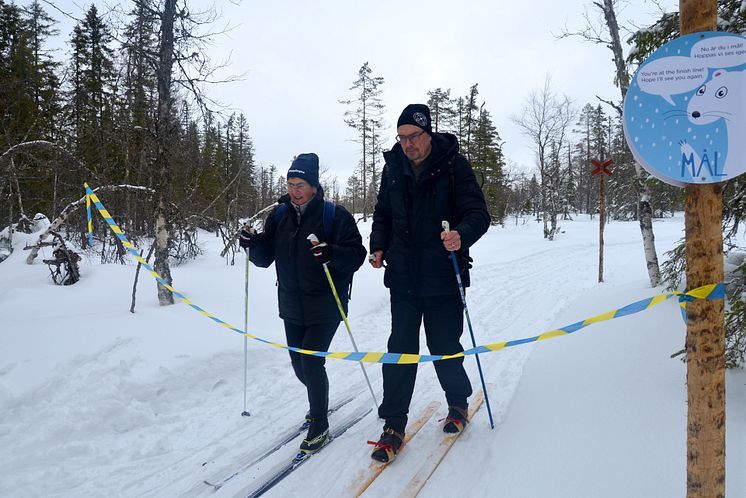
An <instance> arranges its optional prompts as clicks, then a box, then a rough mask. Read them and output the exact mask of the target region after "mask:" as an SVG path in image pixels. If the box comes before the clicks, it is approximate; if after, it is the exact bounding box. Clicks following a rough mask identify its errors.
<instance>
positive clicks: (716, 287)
mask: <svg viewBox="0 0 746 498" xmlns="http://www.w3.org/2000/svg"><path fill="white" fill-rule="evenodd" d="M85 190H86V196H87V199H86V205H87V206H88V232H89V236H90V234H91V233H92V223H91V210H90V202H92V203H93V205H94V206H96V209H97V210H98V212H99V213H100V214H101V216H102V217H103V218H104V221H106V223H107V224H108V225H109V228H111V231H112V232H114V234H115V235H116V236H117V238H119V240H120V241H121V242H122V245H124V247H125V248H126V249H127V250H128V251H129V252H130V254H131V255H132V256H133V257H134V258H135V259H136V260H137V261H138V262H140V264H142V265H143V266H144V267H145V269H146V270H147V271H148V272H149V273H150V274H151V275H153V277H154V278H155V279H156V280H157V281H158V282H159V283H161V284H162V285H163V286H164V287H166V288H167V289H168V290H170V291H171V292H172V293H173V294H174V296H176V297H177V298H179V299H180V300H181V301H182V302H184V303H185V304H187V305H189V306H190V307H191V308H192V309H194V310H195V311H197V312H198V313H200V314H201V315H204V316H206V317H207V318H209V319H210V320H212V321H213V322H215V323H217V324H218V325H220V326H222V327H224V328H226V329H228V330H232V331H233V332H237V333H239V334H241V335H244V336H246V337H248V338H250V339H253V340H255V341H259V342H261V343H264V344H268V345H270V346H274V347H276V348H282V349H287V350H290V351H295V352H297V353H301V354H307V355H311V356H320V357H324V358H334V359H338V360H347V361H355V362H364V363H395V364H412V363H428V362H432V361H440V360H448V359H452V358H461V357H464V356H470V355H475V354H482V353H490V352H493V351H500V350H502V349H505V348H511V347H515V346H520V345H522V344H528V343H531V342H537V341H545V340H547V339H554V338H555V337H562V336H566V335H569V334H572V333H574V332H577V331H579V330H582V329H584V328H585V327H588V326H589V325H592V324H594V323H599V322H605V321H607V320H613V319H614V318H621V317H623V316H628V315H634V314H635V313H640V312H641V311H645V310H648V309H650V308H652V307H653V306H656V305H658V304H660V303H662V302H663V301H666V300H667V299H669V298H672V297H676V298H677V299H678V300H679V302H680V305H681V309H682V313H683V314H684V320H685V321H686V311H685V310H686V303H687V302H690V301H693V300H694V299H707V300H717V299H723V298H724V297H725V287H724V286H723V284H722V283H718V284H710V285H704V286H702V287H698V288H696V289H693V290H690V291H688V292H678V291H676V292H669V293H666V294H660V295H658V296H653V297H649V298H646V299H642V300H640V301H636V302H634V303H632V304H628V305H627V306H624V307H622V308H619V309H616V310H613V311H607V312H606V313H602V314H600V315H596V316H594V317H591V318H586V319H585V320H582V321H579V322H576V323H573V324H570V325H567V326H565V327H560V328H558V329H554V330H550V331H548V332H544V333H543V334H539V335H536V336H534V337H526V338H524V339H514V340H512V341H505V342H496V343H493V344H484V345H481V346H476V347H473V348H471V349H467V350H466V351H463V352H459V353H455V354H451V355H428V354H408V353H379V352H371V351H360V352H347V351H340V352H331V351H313V350H310V349H301V348H296V347H292V346H287V345H285V344H280V343H277V342H273V341H269V340H267V339H262V338H261V337H258V336H255V335H253V334H250V333H249V332H247V331H245V330H241V329H239V328H238V327H234V326H233V325H231V324H229V323H227V322H225V321H223V320H221V319H220V318H218V317H217V316H215V315H213V314H212V313H210V312H209V311H207V310H205V309H202V308H200V307H199V306H197V305H196V304H195V303H193V302H191V301H190V300H189V299H187V297H186V296H184V295H183V294H181V293H180V292H179V291H177V290H176V289H174V288H173V287H172V286H171V284H170V283H169V282H166V281H165V280H164V279H163V278H162V277H161V276H160V275H159V274H158V273H157V272H156V271H155V270H154V269H153V267H152V266H150V265H149V264H148V262H147V261H145V260H144V259H143V258H142V256H140V255H139V254H138V253H137V251H136V250H135V247H134V246H133V245H132V244H131V243H130V241H129V240H128V239H127V237H126V236H125V235H124V233H123V232H122V230H121V229H120V228H119V226H118V225H117V224H116V222H115V221H114V219H113V218H112V217H111V215H110V214H109V212H108V211H107V210H106V208H105V207H104V205H103V204H102V203H101V201H100V200H99V198H98V196H97V195H96V194H95V193H94V192H93V190H91V188H90V187H89V186H88V184H87V183H86V184H85ZM91 243H92V241H91Z"/></svg>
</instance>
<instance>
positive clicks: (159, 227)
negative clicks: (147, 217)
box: [153, 0, 176, 306]
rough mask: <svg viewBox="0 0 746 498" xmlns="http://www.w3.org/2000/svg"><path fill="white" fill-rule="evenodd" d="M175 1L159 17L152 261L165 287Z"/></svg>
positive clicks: (169, 300)
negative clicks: (159, 36)
mask: <svg viewBox="0 0 746 498" xmlns="http://www.w3.org/2000/svg"><path fill="white" fill-rule="evenodd" d="M175 16H176V0H165V2H164V5H163V14H162V17H161V44H160V50H159V61H158V73H157V79H158V124H157V130H158V159H157V161H158V164H157V165H156V167H157V170H158V180H157V183H156V185H157V187H156V190H157V191H158V202H157V204H156V208H155V260H154V262H153V269H154V270H155V271H156V273H158V274H159V275H160V276H161V278H163V280H164V281H165V282H167V283H168V285H171V284H172V282H173V280H172V279H171V269H170V267H169V264H168V243H169V231H168V229H169V226H168V214H167V213H168V211H167V205H168V200H169V197H170V195H169V192H170V181H169V180H170V164H169V161H170V160H171V158H170V155H169V153H168V148H169V145H170V141H171V136H172V133H171V129H172V119H171V76H172V71H173V63H174V60H173V59H174V58H173V49H174V18H175ZM156 285H157V286H158V303H159V304H160V305H161V306H166V305H169V304H173V303H174V296H173V294H172V293H171V291H170V290H169V289H168V288H166V287H165V286H164V285H163V284H162V283H161V282H157V284H156Z"/></svg>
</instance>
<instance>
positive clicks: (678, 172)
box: [624, 32, 746, 186]
mask: <svg viewBox="0 0 746 498" xmlns="http://www.w3.org/2000/svg"><path fill="white" fill-rule="evenodd" d="M624 134H625V137H626V138H627V143H628V144H629V146H630V149H631V150H632V154H633V155H634V156H635V159H637V160H638V161H639V162H640V164H641V165H642V166H643V167H644V168H645V169H646V170H647V171H648V172H650V174H651V175H653V176H655V177H656V178H658V179H660V180H662V181H664V182H666V183H669V184H672V185H677V186H683V185H685V184H689V183H700V184H701V183H717V182H723V181H726V180H730V179H731V178H735V177H736V176H738V175H740V174H741V173H743V172H744V171H746V37H744V36H740V35H736V34H732V33H723V32H703V33H693V34H690V35H685V36H681V37H679V38H676V39H675V40H672V41H670V42H668V43H666V44H665V45H663V46H662V47H660V48H659V49H658V50H656V51H655V52H654V53H653V54H652V55H651V56H650V57H648V59H646V60H645V62H644V63H643V64H642V65H641V66H640V68H639V69H638V70H637V72H636V73H635V76H634V78H633V80H632V82H631V84H630V87H629V90H628V92H627V96H626V97H625V99H624Z"/></svg>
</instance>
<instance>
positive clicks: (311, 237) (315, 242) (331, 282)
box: [308, 234, 378, 410]
mask: <svg viewBox="0 0 746 498" xmlns="http://www.w3.org/2000/svg"><path fill="white" fill-rule="evenodd" d="M308 240H309V241H310V242H311V244H313V245H318V244H319V239H318V237H316V235H314V234H311V235H309V236H308ZM323 266H324V273H326V279H327V280H328V281H329V287H331V288H332V294H334V299H335V300H336V301H337V308H339V314H340V315H342V320H343V321H344V322H345V327H347V333H348V335H349V336H350V341H352V347H353V348H354V349H355V352H356V353H359V352H360V351H359V350H358V349H357V344H356V343H355V338H354V337H353V335H352V329H351V328H350V323H349V322H348V321H347V315H346V314H345V311H344V309H343V308H342V301H340V300H339V294H338V293H337V288H336V287H335V286H334V280H332V274H331V273H329V266H327V263H324V265H323ZM360 370H362V371H363V376H364V377H365V382H366V383H367V384H368V389H369V390H370V396H371V398H373V405H374V406H375V409H376V410H377V409H378V401H377V400H376V395H375V394H374V393H373V386H371V385H370V379H368V372H366V371H365V366H364V365H363V364H362V363H360Z"/></svg>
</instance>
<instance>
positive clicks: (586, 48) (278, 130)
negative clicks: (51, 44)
mask: <svg viewBox="0 0 746 498" xmlns="http://www.w3.org/2000/svg"><path fill="white" fill-rule="evenodd" d="M16 1H18V2H19V3H22V4H25V3H26V2H22V1H21V0H16ZM51 1H54V0H51ZM96 3H97V5H99V6H100V7H99V8H100V11H101V12H106V11H108V10H111V9H110V8H111V6H112V5H113V3H112V2H111V1H109V2H108V3H104V2H96ZM123 3H124V4H125V5H126V4H127V2H123ZM189 3H190V5H194V10H198V7H199V6H200V5H205V2H203V1H202V0H199V1H195V0H191V1H190V2H189ZM55 4H56V5H58V6H59V7H60V8H61V9H62V10H64V11H66V12H69V13H71V14H73V15H74V16H75V17H79V18H82V17H83V15H84V11H85V10H86V9H87V7H88V5H90V3H82V2H78V1H72V0H61V1H58V2H55ZM590 4H591V2H590V0H586V1H583V0H565V1H561V2H560V1H557V0H523V1H513V2H499V1H495V0H461V1H459V2H456V1H453V0H452V1H450V2H446V1H443V0H429V1H425V0H422V1H394V0H378V1H375V2H355V1H350V0H319V1H317V2H305V1H300V0H273V1H262V2H259V1H249V0H238V1H235V0H234V1H233V2H230V1H227V0H218V1H217V2H215V7H216V9H217V11H218V12H219V13H220V14H221V20H219V21H218V23H217V25H216V28H215V29H216V30H217V29H219V28H221V27H222V26H223V25H225V24H230V25H231V26H233V30H232V31H230V32H229V33H228V34H225V35H221V36H219V37H217V38H216V39H215V42H214V43H213V46H212V47H211V48H210V53H211V54H213V57H214V59H215V60H216V61H217V60H223V59H225V58H227V57H228V56H230V61H231V62H230V65H229V66H228V67H227V68H226V69H225V70H224V72H223V76H228V75H239V74H243V75H244V76H243V79H242V81H239V82H235V83H230V84H224V85H219V86H215V87H212V88H210V89H209V90H208V92H209V93H210V95H212V96H214V97H215V98H216V99H217V100H220V101H221V102H223V103H225V104H227V105H228V106H229V108H231V109H235V110H236V111H240V112H243V113H244V114H245V115H246V117H247V119H248V122H249V125H250V133H251V136H252V138H253V140H254V146H255V149H256V159H257V162H258V163H259V164H260V165H270V164H275V165H276V166H277V167H278V169H279V170H280V172H283V173H284V171H285V170H286V169H287V167H288V166H289V165H290V162H291V160H292V158H293V156H294V155H296V154H299V153H302V152H316V153H317V154H318V155H319V157H320V158H321V162H322V165H325V166H326V167H327V168H328V169H329V171H330V173H331V174H332V175H333V176H334V175H336V176H337V177H338V178H339V180H340V183H342V184H344V182H345V181H346V178H347V177H348V176H349V175H350V173H351V172H352V170H353V168H354V166H355V165H356V164H357V162H358V160H359V146H358V145H357V144H355V143H354V142H352V140H353V139H354V138H355V132H354V130H352V129H351V128H349V127H348V126H347V125H345V124H344V121H343V119H344V117H343V115H344V112H345V110H346V109H347V106H345V105H342V104H340V103H339V102H338V101H339V100H341V99H348V98H351V97H353V94H352V92H351V91H350V90H349V88H350V86H351V85H352V82H353V81H354V80H355V79H356V78H357V71H358V69H359V68H360V66H362V64H363V63H365V62H368V63H369V65H370V67H371V69H372V70H373V75H374V76H381V77H383V78H384V79H385V83H384V85H383V86H382V89H383V95H382V96H383V100H384V103H385V105H386V120H387V122H388V123H389V124H390V128H389V129H388V130H386V131H385V132H384V135H385V137H386V140H385V143H386V144H387V146H386V148H389V147H390V146H391V145H393V143H394V136H395V135H396V120H397V118H398V115H399V113H400V112H401V110H402V109H403V108H404V106H406V105H407V104H408V103H415V102H422V103H425V102H426V101H427V91H428V90H433V89H435V88H438V87H441V88H444V89H446V88H450V89H451V96H452V97H453V96H460V95H466V93H467V92H468V90H469V87H470V86H471V85H473V84H474V83H479V92H480V95H479V98H480V103H481V102H482V101H484V102H486V108H487V109H488V110H489V111H490V113H491V114H492V117H493V121H494V123H495V126H496V128H497V130H498V133H499V134H500V137H501V138H502V140H503V141H504V147H503V151H504V153H505V155H506V158H507V160H508V161H509V162H512V163H515V164H517V165H518V166H519V167H523V168H524V169H526V170H529V171H533V170H534V154H533V152H532V149H531V144H530V142H529V141H527V139H526V138H524V137H523V136H522V135H521V133H520V131H519V130H518V129H517V128H516V126H515V125H514V124H513V123H512V122H511V120H510V117H511V116H516V115H519V114H520V112H521V108H522V106H523V104H524V102H525V100H526V98H527V96H528V94H529V93H530V92H531V90H533V89H537V88H539V87H541V86H542V85H543V82H544V80H545V78H546V77H547V75H550V76H551V78H552V83H553V86H554V88H555V89H556V90H557V91H558V92H560V93H565V94H567V95H568V96H570V97H571V98H572V99H573V100H574V101H575V103H576V104H577V105H578V107H582V105H584V104H585V103H587V102H592V103H594V104H595V103H598V100H597V99H596V95H598V96H600V97H602V98H603V99H607V100H618V99H619V95H620V94H619V90H618V89H617V88H615V87H614V86H613V84H612V78H613V71H614V68H613V63H612V61H611V57H612V54H611V51H610V50H609V49H608V48H606V47H605V46H603V45H594V44H591V43H587V42H582V41H581V40H580V39H577V38H572V39H557V35H559V34H560V33H561V32H562V30H563V28H565V27H566V26H567V28H568V29H569V30H571V31H573V30H578V29H580V28H582V26H583V25H584V20H583V15H584V12H585V11H586V10H587V11H588V14H589V17H590V19H592V20H593V21H594V22H597V23H599V25H602V23H603V19H602V18H601V17H600V16H599V15H598V14H597V12H596V10H595V8H593V7H592V6H590V7H589V5H590ZM662 5H663V6H664V7H666V8H668V9H669V10H672V9H674V10H675V9H677V8H678V2H677V1H674V0H664V1H663V2H662ZM48 10H49V12H50V14H51V15H53V16H55V17H58V18H60V19H61V20H62V17H63V16H61V15H60V14H59V13H58V12H55V11H53V10H51V9H48ZM126 10H129V6H127V7H126ZM617 14H618V17H619V22H620V25H622V26H630V22H634V23H635V24H637V25H639V26H645V25H648V24H650V22H651V20H653V19H657V18H658V16H659V9H658V7H657V6H656V4H655V3H653V2H652V1H650V0H637V1H633V2H623V3H622V4H621V5H620V7H619V11H618V13H617ZM72 24H73V22H72V21H71V20H70V19H66V20H64V21H63V22H62V23H61V24H60V25H59V26H58V27H59V29H60V30H61V35H60V36H61V37H63V38H64V39H65V40H67V39H69V34H70V31H71V29H72ZM625 38H626V36H625Z"/></svg>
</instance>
